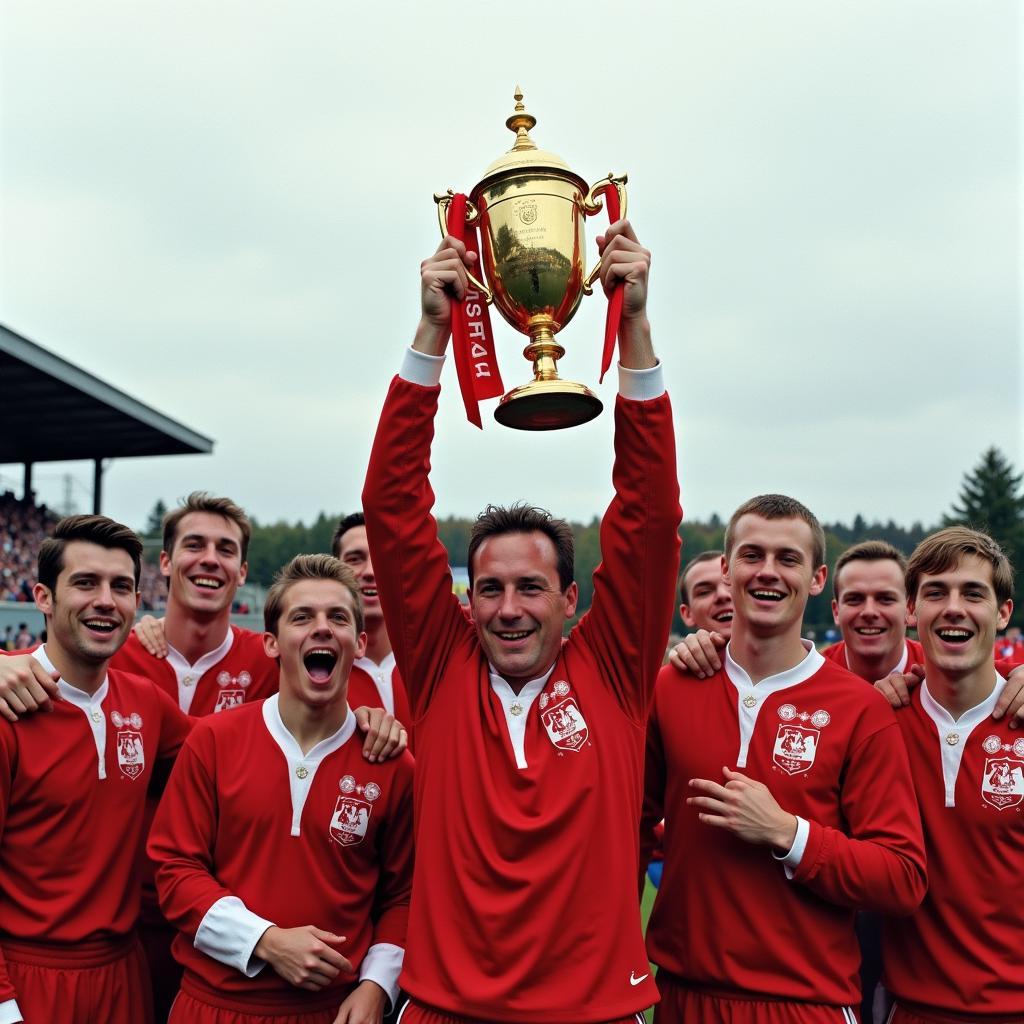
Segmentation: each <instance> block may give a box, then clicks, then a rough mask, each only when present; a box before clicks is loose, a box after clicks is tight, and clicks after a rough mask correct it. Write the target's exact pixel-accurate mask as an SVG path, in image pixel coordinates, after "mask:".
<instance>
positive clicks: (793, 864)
mask: <svg viewBox="0 0 1024 1024" xmlns="http://www.w3.org/2000/svg"><path fill="white" fill-rule="evenodd" d="M810 835H811V825H810V822H808V821H805V820H804V819H803V818H801V817H800V816H799V815H797V816H796V835H795V836H794V837H793V845H792V846H791V847H790V848H789V853H787V854H785V855H784V856H782V857H780V856H779V855H778V854H777V853H776V852H775V851H774V850H773V851H772V856H773V857H774V858H775V859H776V860H781V861H782V868H783V870H784V871H785V872H786V877H787V878H789V879H792V877H793V876H794V875H795V874H796V869H797V868H798V867H800V861H802V860H803V859H804V851H805V850H806V849H807V840H808V838H809V837H810Z"/></svg>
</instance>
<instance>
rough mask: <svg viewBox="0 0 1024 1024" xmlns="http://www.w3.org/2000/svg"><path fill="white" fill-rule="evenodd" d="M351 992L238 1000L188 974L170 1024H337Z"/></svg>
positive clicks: (296, 991)
mask: <svg viewBox="0 0 1024 1024" xmlns="http://www.w3.org/2000/svg"><path fill="white" fill-rule="evenodd" d="M265 969H266V970H270V968H269V967H268V968H265ZM349 991H350V990H349V989H344V990H343V991H340V992H338V991H336V992H329V993H326V994H324V993H321V992H306V991H304V990H303V989H298V988H296V989H288V990H285V991H282V992H280V993H275V994H273V995H270V994H264V995H262V996H259V997H256V996H255V995H254V996H253V997H252V998H250V999H238V998H237V997H235V996H234V995H233V994H232V993H225V992H221V991H218V990H215V989H213V988H211V987H210V986H208V985H207V984H206V983H205V982H203V981H201V980H200V979H198V978H196V977H195V976H194V975H192V974H186V975H185V976H184V977H183V978H182V981H181V991H180V992H179V993H178V994H177V996H175V999H174V1005H173V1006H172V1007H171V1015H170V1017H168V1018H167V1024H270V1022H271V1021H273V1022H274V1024H334V1019H335V1017H337V1016H338V1007H340V1006H341V1004H342V1003H343V1002H344V1001H345V997H346V996H347V995H348V993H349Z"/></svg>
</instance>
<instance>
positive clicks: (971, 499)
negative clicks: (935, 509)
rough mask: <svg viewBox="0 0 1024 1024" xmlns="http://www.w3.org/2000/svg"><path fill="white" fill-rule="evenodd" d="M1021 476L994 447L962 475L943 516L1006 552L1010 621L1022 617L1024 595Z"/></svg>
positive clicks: (1023, 508)
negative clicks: (1012, 590)
mask: <svg viewBox="0 0 1024 1024" xmlns="http://www.w3.org/2000/svg"><path fill="white" fill-rule="evenodd" d="M1022 481H1024V474H1022V473H1015V472H1014V467H1013V465H1012V464H1011V463H1010V461H1009V460H1008V459H1007V458H1006V456H1005V455H1003V453H1002V452H1001V451H1000V450H999V449H998V448H996V447H995V446H993V447H991V448H989V449H988V451H986V452H985V453H984V454H983V455H982V457H981V461H980V462H979V463H978V465H977V466H975V468H974V469H973V470H971V471H970V472H969V473H967V474H965V475H964V480H963V484H962V486H961V488H960V495H959V503H958V504H955V505H954V506H953V509H952V513H951V514H950V515H948V516H946V523H947V525H948V524H952V523H964V524H965V525H967V526H973V527H976V528H977V529H980V530H984V531H985V532H986V533H988V534H990V535H991V536H992V537H993V538H994V539H995V540H996V541H997V542H998V544H999V546H1000V547H1001V548H1002V549H1003V550H1004V551H1005V552H1006V554H1007V556H1008V557H1009V559H1010V561H1011V562H1012V563H1013V567H1014V570H1015V572H1016V578H1017V587H1016V591H1017V593H1016V598H1015V601H1014V605H1015V607H1016V610H1015V612H1014V616H1013V621H1014V622H1015V623H1018V624H1019V623H1020V622H1021V620H1022V617H1024V608H1022V607H1021V605H1022V603H1024V593H1022V587H1021V582H1020V581H1021V570H1022V569H1024V491H1022V488H1021V483H1022Z"/></svg>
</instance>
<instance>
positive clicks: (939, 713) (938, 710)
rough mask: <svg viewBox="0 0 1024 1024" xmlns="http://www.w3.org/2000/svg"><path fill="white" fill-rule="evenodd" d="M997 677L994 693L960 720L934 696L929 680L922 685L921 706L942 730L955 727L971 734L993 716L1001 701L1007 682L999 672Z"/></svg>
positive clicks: (968, 710)
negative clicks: (977, 726) (978, 725)
mask: <svg viewBox="0 0 1024 1024" xmlns="http://www.w3.org/2000/svg"><path fill="white" fill-rule="evenodd" d="M995 676H996V677H995V682H994V683H993V686H992V692H991V693H990V694H989V695H988V696H987V697H986V698H985V699H984V700H983V701H982V702H981V703H980V704H977V705H975V706H974V707H973V708H968V709H967V710H966V711H965V712H964V713H963V714H962V715H961V716H960V717H959V718H954V717H953V716H952V715H951V714H950V713H949V712H948V711H947V710H946V709H945V708H944V707H943V706H942V705H941V704H940V703H939V702H938V701H937V700H936V699H935V698H934V697H933V696H932V694H931V690H929V689H928V680H927V679H925V680H924V682H922V683H921V706H922V707H923V708H924V710H925V711H926V712H927V713H928V717H929V718H930V719H931V720H932V721H933V722H934V723H935V724H936V725H937V726H939V728H940V729H945V728H947V727H949V726H951V725H955V726H957V728H959V729H960V730H966V731H967V732H970V731H971V730H972V729H973V728H974V727H975V726H976V725H977V724H978V723H979V722H983V721H984V720H985V719H986V718H988V717H989V715H991V714H992V711H993V709H994V708H995V706H996V702H997V701H998V700H999V695H1000V694H1001V693H1002V692H1003V687H1004V686H1005V685H1006V680H1005V679H1004V678H1003V677H1002V676H1001V675H1000V674H999V673H998V672H997V673H996V674H995Z"/></svg>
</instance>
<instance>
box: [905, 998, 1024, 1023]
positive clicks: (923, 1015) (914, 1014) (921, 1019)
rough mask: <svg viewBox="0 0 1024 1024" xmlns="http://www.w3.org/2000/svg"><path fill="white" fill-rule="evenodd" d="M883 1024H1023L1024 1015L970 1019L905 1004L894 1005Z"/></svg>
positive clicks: (961, 1014)
mask: <svg viewBox="0 0 1024 1024" xmlns="http://www.w3.org/2000/svg"><path fill="white" fill-rule="evenodd" d="M885 1024H1024V1013H1018V1014H1013V1015H1011V1016H1009V1017H999V1016H996V1017H992V1016H986V1017H972V1016H971V1014H969V1013H943V1012H942V1011H936V1010H931V1009H928V1008H927V1007H918V1006H914V1007H913V1009H911V1008H909V1007H907V1005H906V1004H900V1003H896V1004H894V1006H893V1008H892V1013H890V1014H889V1016H888V1017H887V1018H886V1021H885Z"/></svg>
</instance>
